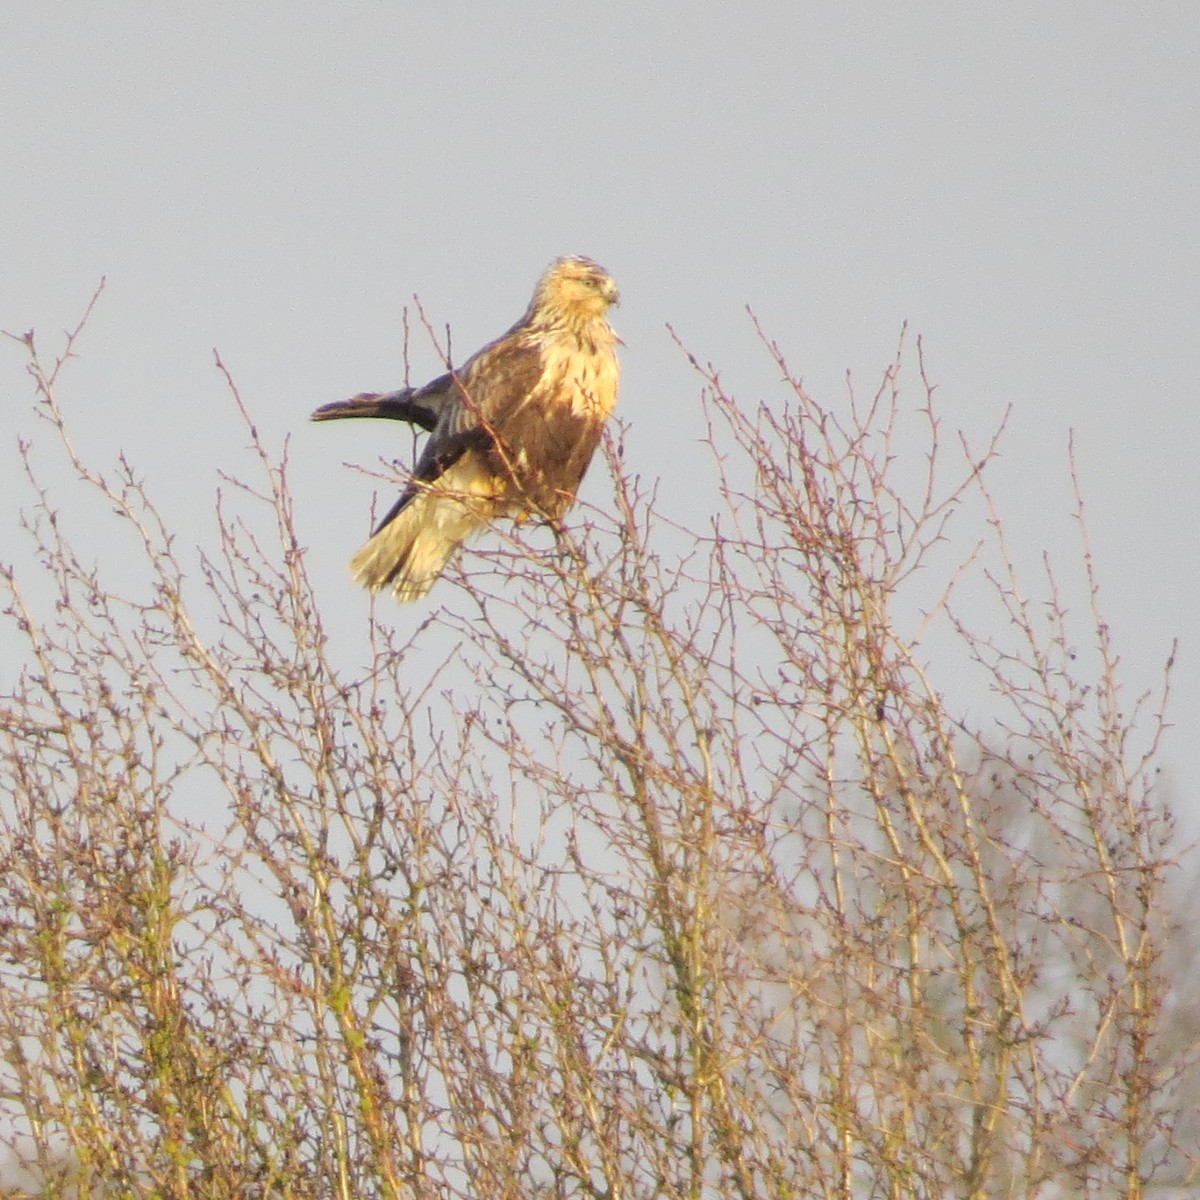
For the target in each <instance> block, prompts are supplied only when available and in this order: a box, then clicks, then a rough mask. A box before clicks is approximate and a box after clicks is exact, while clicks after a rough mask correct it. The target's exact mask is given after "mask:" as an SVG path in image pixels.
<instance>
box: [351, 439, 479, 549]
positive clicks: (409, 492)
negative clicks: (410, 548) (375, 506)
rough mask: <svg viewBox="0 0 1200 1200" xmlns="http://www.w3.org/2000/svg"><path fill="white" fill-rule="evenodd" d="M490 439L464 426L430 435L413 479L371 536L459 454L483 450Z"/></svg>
mask: <svg viewBox="0 0 1200 1200" xmlns="http://www.w3.org/2000/svg"><path fill="white" fill-rule="evenodd" d="M491 445H492V439H491V436H490V435H489V434H488V433H487V431H486V430H483V429H479V428H474V429H463V430H460V431H459V432H457V433H448V434H445V435H444V436H439V437H433V438H430V439H429V441H428V442H427V443H426V445H425V450H424V452H423V453H422V454H421V457H420V459H418V461H417V465H416V468H415V469H414V470H413V473H412V479H411V480H410V481H409V483H408V486H407V487H406V488H405V489H404V491H403V493H402V494H401V496H400V499H399V500H397V501H396V503H395V504H393V505H392V507H391V508H390V509H389V510H388V513H387V515H386V516H385V517H384V518H383V520H381V521H380V522H379V524H378V525H376V526H375V529H374V531H373V533H372V537H373V536H374V535H375V534H376V533H378V532H379V531H380V530H381V529H382V528H383V527H384V526H385V525H387V524H389V523H390V522H391V521H392V520H394V519H395V517H396V515H397V514H398V513H399V512H400V510H401V509H402V508H403V507H404V506H405V505H406V504H407V503H408V502H409V501H410V500H411V499H412V498H413V497H414V496H415V495H416V494H417V493H418V492H420V491H422V490H423V489H424V488H427V487H428V486H429V485H430V484H431V483H434V482H435V481H436V480H438V479H440V478H441V477H442V476H443V475H444V474H445V473H446V472H447V471H448V470H449V469H450V468H451V467H452V466H454V464H455V463H456V462H458V460H459V459H460V458H462V456H463V455H464V454H466V453H468V452H470V451H486V450H489V449H490V448H491Z"/></svg>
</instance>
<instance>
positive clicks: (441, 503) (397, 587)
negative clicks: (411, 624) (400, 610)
mask: <svg viewBox="0 0 1200 1200" xmlns="http://www.w3.org/2000/svg"><path fill="white" fill-rule="evenodd" d="M486 521H487V514H486V513H484V512H483V511H481V506H480V505H478V504H469V503H467V504H464V502H463V497H462V496H461V494H453V493H448V492H445V491H440V490H435V489H428V490H424V491H419V492H417V493H416V494H415V495H413V496H412V498H411V499H410V500H409V501H408V502H407V503H406V504H405V505H404V506H403V507H402V508H400V510H399V511H398V512H397V513H396V515H395V516H394V517H393V518H392V519H391V520H390V521H388V522H387V523H386V524H385V525H383V526H382V527H381V528H380V529H379V530H378V531H377V532H376V533H375V534H374V535H373V536H372V537H371V539H370V541H368V542H367V543H366V545H364V546H363V548H362V549H361V550H359V552H358V553H357V554H356V555H355V556H354V558H353V559H352V560H351V562H350V569H351V571H353V572H354V579H355V581H356V582H357V583H361V584H362V585H363V586H365V587H368V588H370V589H371V590H372V591H379V590H380V589H381V588H385V587H390V588H391V590H392V593H393V594H394V595H395V597H396V599H397V600H400V601H408V600H419V599H420V598H421V597H422V596H424V595H425V593H426V592H428V591H429V589H430V588H431V587H432V586H433V584H434V581H435V580H436V579H437V577H438V576H439V575H440V574H441V573H442V571H443V570H444V569H445V566H446V564H447V562H449V561H450V556H451V555H452V554H453V553H454V551H455V549H456V548H457V547H458V545H459V543H460V542H462V541H463V540H464V539H465V538H467V537H469V536H470V535H471V534H472V533H474V532H475V531H476V530H477V529H479V528H480V527H481V526H483V525H484V524H485V523H486Z"/></svg>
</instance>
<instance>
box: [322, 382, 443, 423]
mask: <svg viewBox="0 0 1200 1200" xmlns="http://www.w3.org/2000/svg"><path fill="white" fill-rule="evenodd" d="M457 403H458V397H457V394H456V389H455V386H454V376H453V375H451V374H449V373H448V372H447V374H445V375H439V376H438V377H437V378H436V379H433V380H430V382H429V383H427V384H425V385H424V386H423V387H419V388H401V389H400V390H399V391H397V392H360V393H359V394H358V395H357V396H353V397H351V399H349V400H335V401H334V402H333V403H332V404H322V405H321V407H320V408H318V409H317V411H316V412H314V413H313V414H312V418H311V419H312V420H314V421H338V420H341V419H342V418H344V417H383V418H386V419H387V420H390V421H407V422H408V423H409V424H410V425H419V426H420V427H421V428H422V429H425V430H429V431H430V432H432V431H433V430H434V429H436V428H437V424H438V422H439V421H440V420H441V419H442V416H443V414H444V413H445V411H446V408H447V407H448V406H449V405H451V404H457Z"/></svg>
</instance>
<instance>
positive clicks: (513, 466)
mask: <svg viewBox="0 0 1200 1200" xmlns="http://www.w3.org/2000/svg"><path fill="white" fill-rule="evenodd" d="M617 301H618V294H617V285H616V284H615V283H613V281H612V279H611V277H610V276H609V275H608V273H607V272H606V271H605V270H604V268H603V267H601V266H600V265H599V264H597V263H594V262H592V260H591V259H590V258H576V257H571V258H560V259H557V260H555V261H554V262H552V263H551V264H550V266H549V267H548V268H547V269H546V271H545V273H544V274H543V275H542V277H541V279H539V280H538V284H537V287H536V288H535V289H534V293H533V299H532V300H531V301H530V302H529V307H528V308H527V309H526V310H525V315H524V316H523V317H522V318H521V319H520V320H519V321H518V322H517V323H516V324H515V325H514V326H513V327H512V328H511V329H510V330H509V331H508V332H507V333H505V334H504V335H503V336H502V337H499V338H497V339H496V340H495V341H494V342H490V343H489V344H488V345H486V346H484V347H483V349H482V350H480V351H478V352H477V353H476V354H474V355H472V356H471V357H470V358H469V359H467V361H466V362H465V363H463V365H462V366H461V367H459V368H458V369H457V370H450V371H448V372H447V373H446V374H445V375H441V376H439V377H438V378H437V379H434V380H433V381H432V382H430V383H427V384H425V385H424V387H418V388H403V389H401V390H400V391H397V392H364V393H361V394H360V395H358V396H355V397H354V398H353V399H351V400H342V401H339V402H337V403H335V404H326V405H324V406H323V407H321V408H318V409H317V411H316V412H314V413H313V415H312V419H313V420H314V421H332V420H338V419H340V418H343V417H384V418H388V419H391V420H397V421H407V422H409V423H410V424H413V425H417V426H419V427H420V428H422V429H426V430H428V431H429V434H430V437H429V441H428V442H427V443H426V445H425V449H424V451H423V452H422V454H421V456H420V458H419V459H418V460H417V465H416V469H415V470H414V471H413V474H412V478H411V479H410V481H409V483H408V486H407V487H406V488H405V489H404V492H403V494H402V495H401V497H400V499H399V500H398V501H397V502H396V504H395V505H394V506H393V508H392V510H391V511H390V512H389V513H388V514H387V516H386V517H384V518H383V520H382V521H380V523H379V525H378V526H377V528H376V529H375V532H374V533H373V534H372V535H371V539H370V540H369V541H368V542H367V543H366V545H365V546H363V548H362V549H361V550H359V552H358V553H357V554H356V555H355V556H354V558H353V559H352V560H351V563H350V569H351V570H352V571H353V572H354V578H355V580H356V581H357V582H359V583H361V584H363V585H365V586H366V587H368V588H370V589H371V590H372V591H376V590H378V589H380V588H384V587H390V588H391V589H392V591H393V592H394V593H395V596H396V598H397V599H398V600H416V599H419V598H420V597H421V596H423V595H425V593H426V592H427V591H429V589H430V587H432V586H433V582H434V580H435V579H437V577H438V576H439V575H440V574H441V572H442V569H443V568H444V567H445V565H446V563H447V561H448V560H449V558H450V556H451V555H452V554H453V553H454V550H455V548H456V547H457V546H458V545H460V544H461V543H462V542H463V540H464V539H465V538H467V537H469V536H470V535H471V534H472V533H474V532H475V531H476V530H478V529H480V528H482V527H483V526H484V525H486V524H487V523H488V522H489V521H491V520H494V519H495V518H497V517H501V516H505V515H512V516H519V515H523V514H528V513H537V514H539V515H541V516H544V517H546V518H548V519H550V520H558V519H559V518H561V517H562V516H563V514H564V513H565V512H566V511H567V509H568V508H570V507H571V505H572V504H573V503H574V501H575V492H576V490H577V489H578V487H579V484H580V481H581V480H582V479H583V475H584V472H585V471H586V470H587V468H588V463H589V462H590V461H591V458H592V454H593V453H594V452H595V449H596V446H597V444H598V443H599V441H600V431H601V429H602V428H603V426H604V422H605V420H606V419H607V417H608V416H609V414H610V413H611V412H612V410H613V406H614V405H615V404H616V399H617V380H618V376H619V372H620V368H619V365H618V363H617V354H616V348H617V344H618V342H619V341H620V339H619V338H618V337H617V335H616V334H615V333H614V332H613V330H612V326H610V325H609V323H608V320H607V318H606V316H605V313H606V312H607V311H608V308H609V306H610V305H612V304H616V303H617Z"/></svg>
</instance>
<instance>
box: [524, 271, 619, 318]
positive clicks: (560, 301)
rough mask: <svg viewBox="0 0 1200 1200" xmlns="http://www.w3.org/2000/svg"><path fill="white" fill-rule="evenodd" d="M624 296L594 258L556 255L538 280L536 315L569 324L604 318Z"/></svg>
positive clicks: (534, 308)
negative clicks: (610, 306)
mask: <svg viewBox="0 0 1200 1200" xmlns="http://www.w3.org/2000/svg"><path fill="white" fill-rule="evenodd" d="M620 299H621V296H620V293H619V292H618V291H617V285H616V284H615V283H614V282H613V279H612V276H611V275H609V273H608V272H607V271H606V270H605V269H604V268H603V267H602V266H601V265H600V264H599V263H596V262H593V261H592V260H591V259H590V258H583V257H582V256H574V255H572V256H570V257H568V258H556V259H555V260H554V262H552V263H551V264H550V265H549V266H548V267H547V268H546V270H545V273H544V274H543V275H542V277H541V279H539V280H538V285H537V288H536V289H535V290H534V293H533V304H532V306H531V307H532V310H533V312H534V313H535V314H538V315H541V316H543V317H547V318H550V319H551V320H552V321H555V322H556V323H557V322H564V323H566V324H568V325H582V324H584V323H586V322H588V321H593V320H595V319H596V318H597V317H603V316H604V313H605V312H606V311H607V309H608V307H609V305H611V304H617V303H619V302H620Z"/></svg>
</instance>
